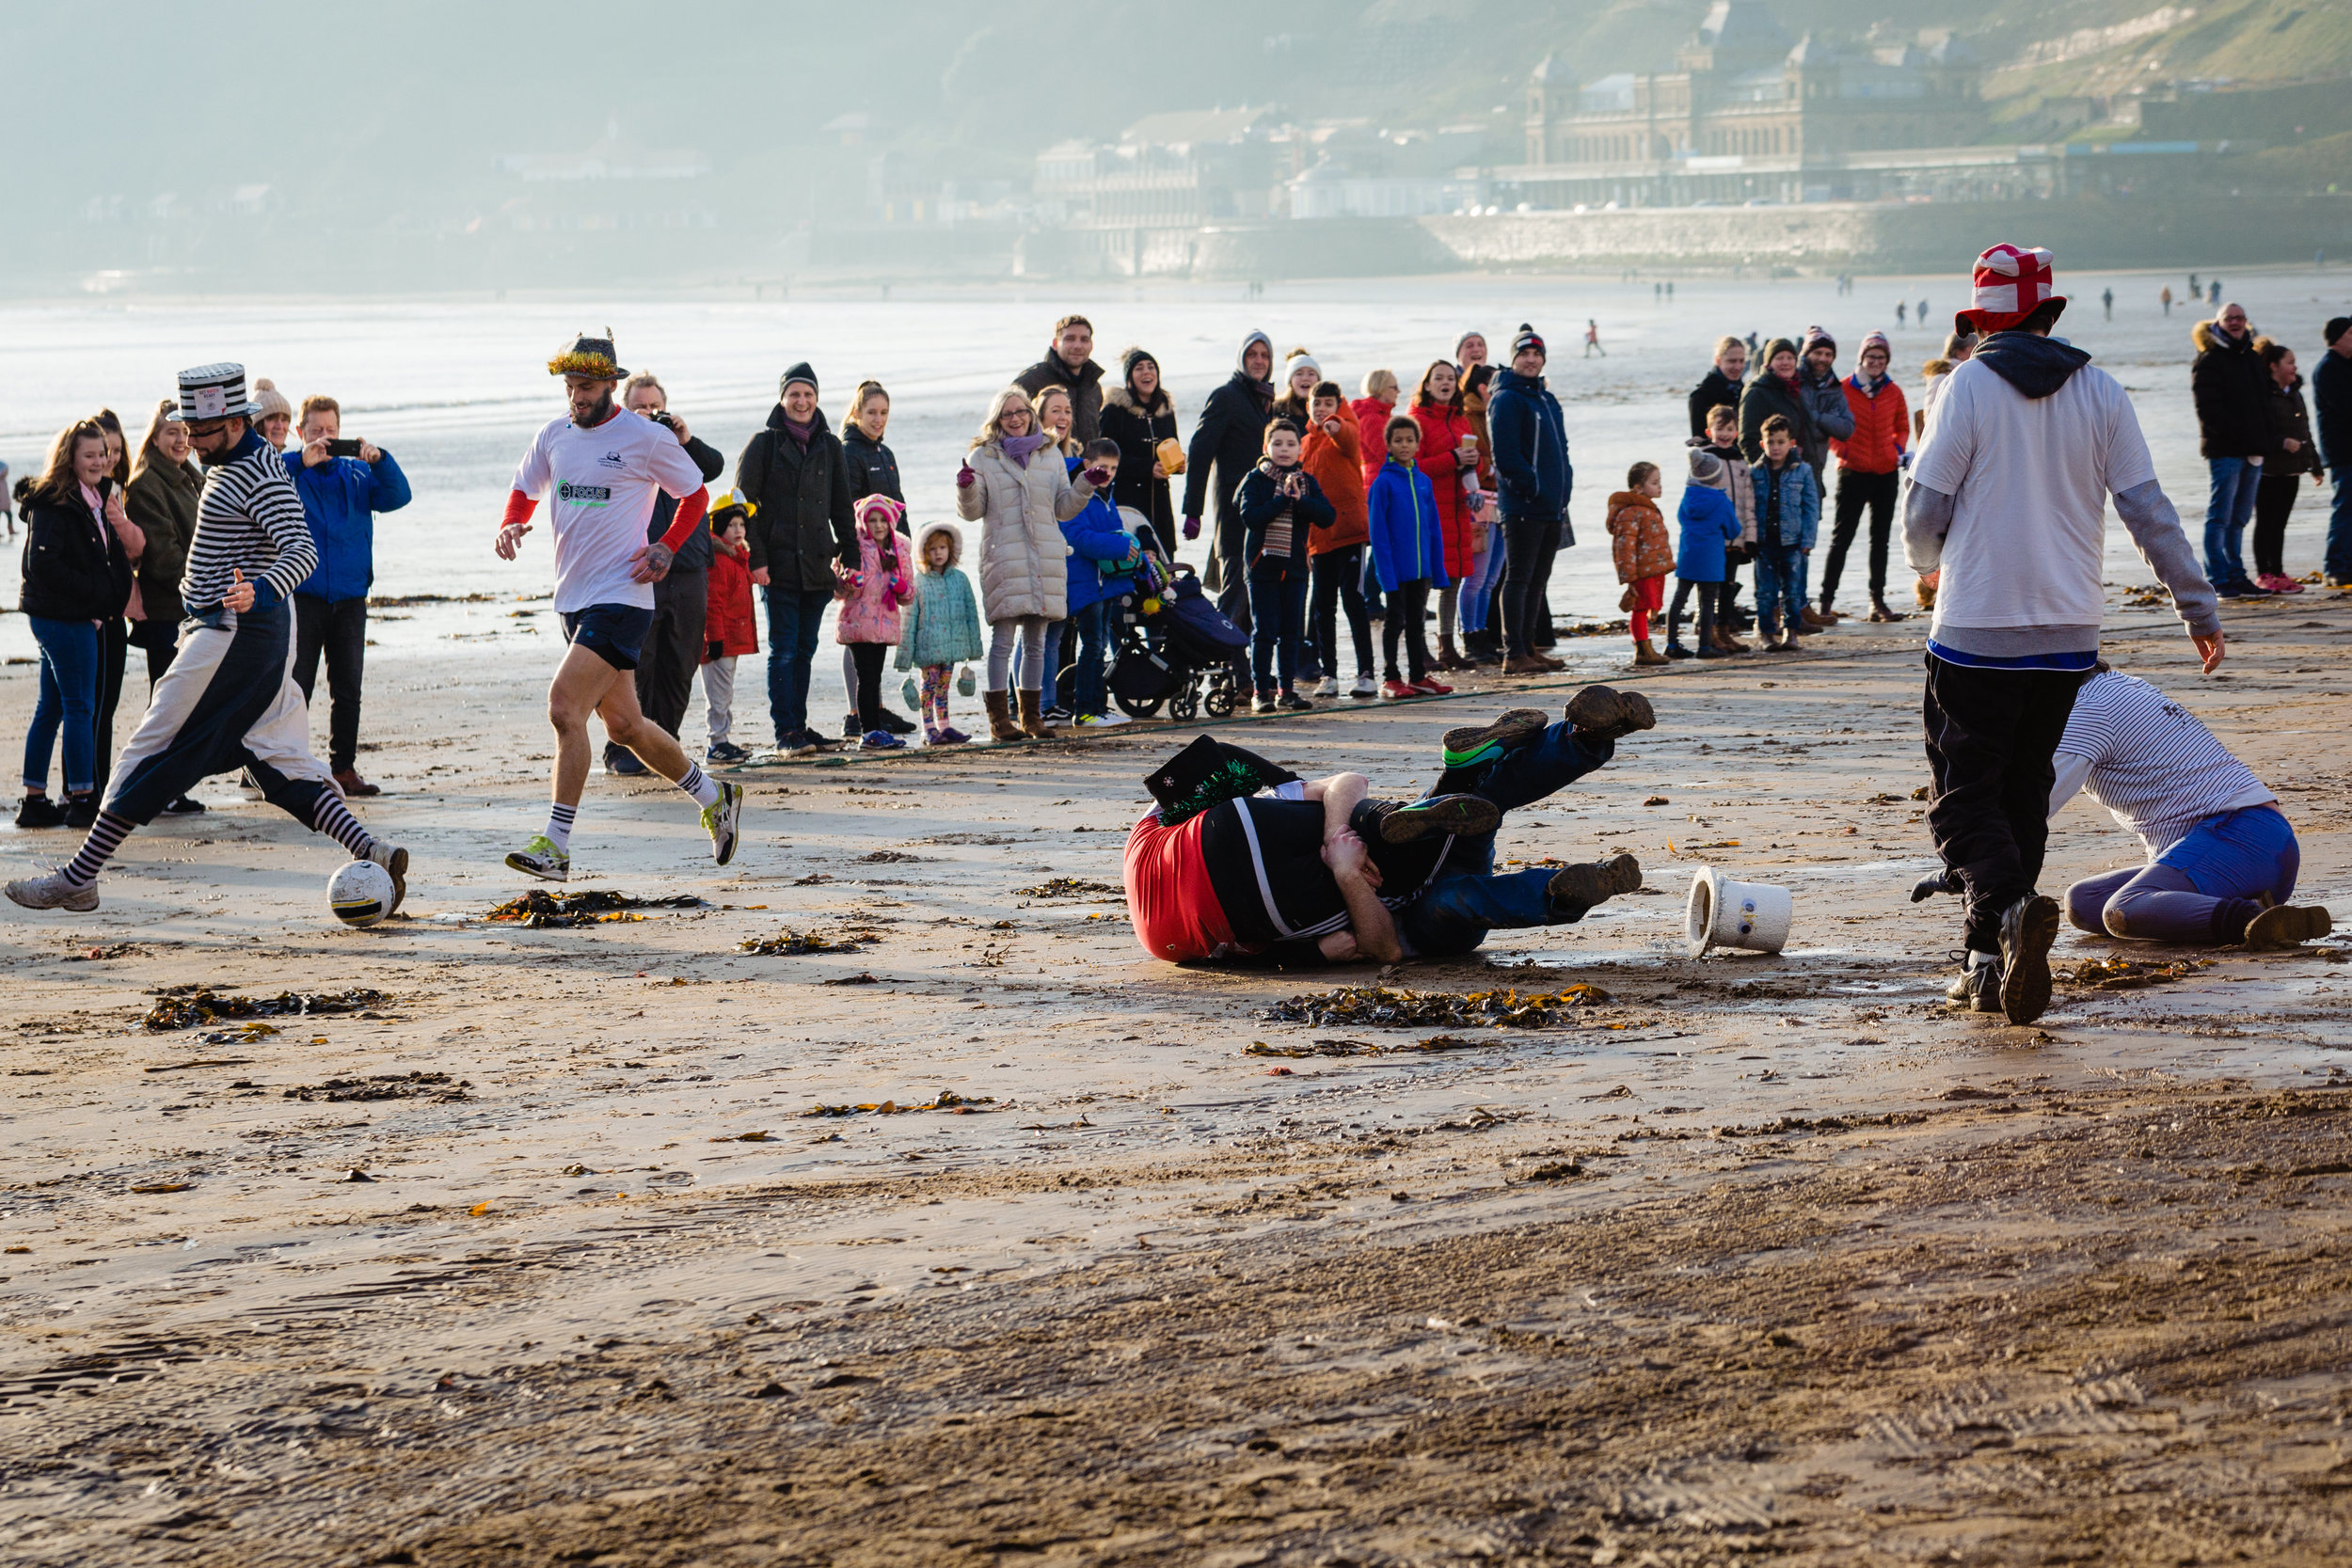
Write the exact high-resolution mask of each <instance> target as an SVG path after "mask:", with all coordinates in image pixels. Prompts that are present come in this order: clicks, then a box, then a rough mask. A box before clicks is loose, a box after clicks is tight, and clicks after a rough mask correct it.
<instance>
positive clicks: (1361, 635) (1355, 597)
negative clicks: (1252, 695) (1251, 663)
mask: <svg viewBox="0 0 2352 1568" xmlns="http://www.w3.org/2000/svg"><path fill="white" fill-rule="evenodd" d="M1308 408H1309V410H1310V419H1309V420H1308V424H1307V440H1306V444H1305V446H1304V447H1303V448H1301V449H1300V452H1299V458H1298V461H1299V465H1300V467H1304V468H1305V469H1306V470H1307V471H1308V472H1309V473H1311V474H1312V475H1313V476H1314V479H1315V483H1317V484H1320V485H1322V486H1323V498H1324V499H1326V500H1327V501H1329V502H1330V503H1331V510H1332V512H1333V513H1334V514H1336V515H1334V517H1333V518H1332V520H1331V526H1330V527H1328V528H1318V529H1312V530H1310V531H1309V532H1308V535H1307V558H1308V580H1309V583H1310V587H1309V588H1308V610H1307V650H1308V652H1309V654H1310V655H1311V656H1312V657H1313V658H1314V660H1315V666H1316V668H1317V669H1318V670H1320V671H1321V672H1322V680H1323V684H1322V685H1320V686H1319V687H1317V688H1316V689H1315V695H1316V696H1318V697H1336V696H1338V695H1339V694H1340V666H1339V612H1340V610H1341V607H1342V606H1343V605H1344V606H1345V608H1346V610H1347V627H1348V631H1349V632H1350V634H1351V635H1352V636H1353V637H1354V638H1355V642H1356V685H1355V687H1354V689H1352V690H1351V691H1350V692H1349V695H1350V696H1353V697H1356V698H1359V699H1362V698H1369V697H1374V696H1377V695H1378V694H1379V690H1380V688H1379V687H1378V686H1377V685H1376V684H1375V683H1374V681H1373V678H1372V623H1371V621H1370V620H1369V619H1368V617H1367V616H1366V614H1365V611H1364V590H1363V576H1364V544H1365V541H1366V540H1368V539H1370V538H1371V533H1370V531H1369V525H1368V523H1367V522H1366V513H1365V509H1364V464H1363V436H1362V433H1361V431H1360V429H1359V426H1358V425H1357V422H1356V416H1355V414H1354V412H1353V411H1352V410H1350V409H1349V408H1348V407H1347V396H1346V394H1345V393H1343V392H1342V391H1341V390H1340V389H1339V388H1337V387H1335V386H1333V385H1332V384H1331V383H1330V382H1328V381H1327V382H1324V383H1323V384H1322V385H1321V386H1319V387H1317V388H1315V389H1314V395H1313V396H1312V397H1311V398H1310V399H1309V400H1308Z"/></svg>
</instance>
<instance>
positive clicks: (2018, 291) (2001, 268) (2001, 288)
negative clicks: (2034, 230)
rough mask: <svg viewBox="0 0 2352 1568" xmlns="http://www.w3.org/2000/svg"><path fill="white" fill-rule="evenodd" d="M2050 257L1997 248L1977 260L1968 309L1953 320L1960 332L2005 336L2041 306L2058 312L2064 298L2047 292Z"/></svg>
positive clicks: (2037, 252) (2012, 247)
mask: <svg viewBox="0 0 2352 1568" xmlns="http://www.w3.org/2000/svg"><path fill="white" fill-rule="evenodd" d="M2052 261H2053V258H2052V257H2051V255H2050V253H2049V252H2048V251H2046V250H2042V249H2038V248H2037V249H2033V250H2021V249H2019V248H2018V247H2017V246H2015V245H1994V247H1993V248H1992V249H1990V250H1988V251H1986V252H1985V253H1984V254H1983V255H1981V256H1979V257H1978V258H1977V266H1976V271H1975V274H1974V275H1973V276H1972V277H1970V279H1969V281H1970V283H1971V285H1972V286H1973V290H1974V296H1973V298H1972V299H1971V301H1970V305H1969V309H1965V310H1962V311H1960V312H1958V313H1957V314H1955V315H1954V316H1953V317H1952V322H1953V325H1956V326H1958V327H1959V329H1960V330H1961V331H1963V332H1983V333H1992V332H2006V331H2008V330H2009V329H2010V327H2012V326H2015V325H2017V324H2018V323H2019V322H2021V321H2024V320H2025V319H2026V317H2027V316H2030V315H2032V314H2033V313H2034V311H2035V310H2036V309H2040V308H2041V307H2042V306H2043V305H2048V304H2053V303H2055V304H2056V305H2058V307H2059V308H2060V309H2063V308H2064V307H2065V305H2066V296H2065V295H2064V294H2060V293H2051V292H2050V280H2051V262H2052Z"/></svg>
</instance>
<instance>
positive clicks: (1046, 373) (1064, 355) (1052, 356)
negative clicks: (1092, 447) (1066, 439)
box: [1012, 316, 1103, 446]
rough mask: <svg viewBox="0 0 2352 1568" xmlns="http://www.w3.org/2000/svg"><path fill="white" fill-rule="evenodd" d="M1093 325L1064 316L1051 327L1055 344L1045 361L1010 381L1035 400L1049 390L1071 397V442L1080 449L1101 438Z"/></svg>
mask: <svg viewBox="0 0 2352 1568" xmlns="http://www.w3.org/2000/svg"><path fill="white" fill-rule="evenodd" d="M1093 353H1094V324H1093V323H1092V322H1090V321H1089V320H1087V319H1086V318H1085V317H1084V316H1064V317H1063V318H1062V319H1061V320H1059V321H1057V322H1056V323H1055V324H1054V341H1053V343H1052V344H1051V345H1050V346H1049V347H1048V348H1047V349H1046V351H1045V357H1044V358H1042V359H1041V360H1039V361H1038V362H1037V363H1036V364H1034V365H1031V366H1030V367H1029V368H1028V369H1027V370H1025V371H1023V372H1021V373H1020V374H1019V375H1017V376H1014V377H1013V378H1012V384H1013V385H1014V386H1016V387H1018V388H1021V389H1022V390H1023V391H1025V392H1026V393H1028V394H1029V396H1030V397H1031V398H1033V399H1034V398H1035V397H1036V396H1037V395H1038V393H1040V392H1041V391H1043V390H1045V388H1048V387H1059V388H1062V389H1063V390H1064V391H1066V392H1068V393H1069V394H1070V438H1071V439H1072V440H1073V441H1075V442H1077V443H1078V444H1079V445H1080V446H1084V445H1086V444H1087V443H1088V442H1089V441H1091V440H1093V439H1094V438H1095V437H1096V436H1100V435H1102V434H1103V367H1102V366H1100V365H1098V364H1096V363H1095V362H1094V360H1093V359H1092V357H1090V356H1092V355H1093Z"/></svg>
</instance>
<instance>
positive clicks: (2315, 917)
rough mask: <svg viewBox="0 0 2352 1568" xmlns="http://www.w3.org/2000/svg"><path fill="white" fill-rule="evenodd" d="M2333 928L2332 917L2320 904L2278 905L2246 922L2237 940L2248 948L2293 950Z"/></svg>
mask: <svg viewBox="0 0 2352 1568" xmlns="http://www.w3.org/2000/svg"><path fill="white" fill-rule="evenodd" d="M2334 929H2335V920H2334V918H2333V917H2332V916H2331V915H2329V914H2328V911H2327V910H2326V909H2325V908H2324V907H2323V906H2321V905H2318V904H2280V905H2279V906H2278V907H2277V908H2275V909H2267V910H2265V911H2263V912H2262V913H2260V914H2258V915H2256V916H2255V917H2254V918H2253V919H2252V920H2251V921H2249V922H2248V923H2247V927H2246V934H2245V935H2244V936H2242V937H2240V938H2239V939H2238V940H2239V941H2241V942H2244V943H2245V944H2246V945H2247V946H2249V947H2295V946H2298V945H2300V944H2301V943H2303V942H2317V941H2318V940H2319V939H2320V938H2321V937H2324V936H2326V935H2327V934H2328V932H2330V931H2332V930H2334Z"/></svg>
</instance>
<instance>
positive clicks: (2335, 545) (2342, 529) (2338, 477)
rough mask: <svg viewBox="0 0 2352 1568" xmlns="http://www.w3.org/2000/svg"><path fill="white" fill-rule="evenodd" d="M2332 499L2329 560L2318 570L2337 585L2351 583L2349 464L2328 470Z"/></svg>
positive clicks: (2351, 473)
mask: <svg viewBox="0 0 2352 1568" xmlns="http://www.w3.org/2000/svg"><path fill="white" fill-rule="evenodd" d="M2328 478H2329V479H2330V480H2332V481H2334V482H2335V487H2336V488H2335V499H2334V500H2333V502H2332V503H2330V504H2329V506H2328V557H2327V560H2326V561H2325V562H2323V563H2322V565H2321V567H2320V570H2322V571H2323V572H2325V573H2327V575H2328V577H2330V578H2334V579H2335V580H2336V581H2338V582H2352V463H2348V464H2345V465H2344V466H2342V467H2335V468H2330V469H2328Z"/></svg>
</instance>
